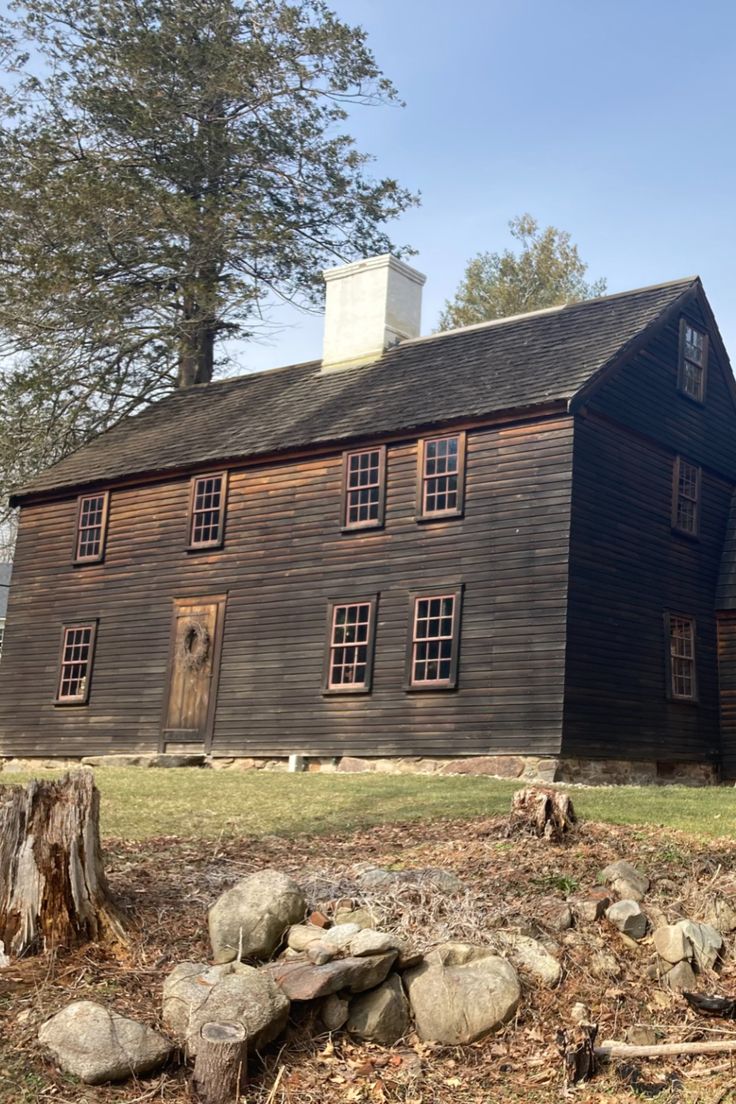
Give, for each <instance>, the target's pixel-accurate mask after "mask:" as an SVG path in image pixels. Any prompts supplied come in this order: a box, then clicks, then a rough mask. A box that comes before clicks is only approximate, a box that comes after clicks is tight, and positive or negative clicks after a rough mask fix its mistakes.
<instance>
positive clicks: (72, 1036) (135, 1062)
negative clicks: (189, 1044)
mask: <svg viewBox="0 0 736 1104" xmlns="http://www.w3.org/2000/svg"><path fill="white" fill-rule="evenodd" d="M38 1039H39V1042H41V1043H42V1044H43V1045H44V1046H45V1047H48V1049H49V1050H50V1051H51V1053H52V1054H53V1056H54V1058H55V1059H56V1061H57V1062H58V1064H59V1066H60V1067H61V1069H62V1070H63V1071H64V1072H65V1073H71V1074H72V1075H73V1076H74V1077H78V1078H79V1079H80V1081H84V1082H85V1084H87V1085H100V1084H103V1083H104V1082H105V1081H121V1080H123V1079H124V1078H126V1077H134V1076H137V1075H139V1074H143V1073H150V1072H152V1071H153V1070H156V1069H159V1068H160V1067H161V1066H162V1065H163V1064H164V1062H165V1061H166V1059H167V1058H168V1057H169V1055H170V1054H171V1051H172V1050H173V1047H172V1045H171V1043H170V1042H168V1040H166V1039H164V1037H163V1036H162V1035H159V1034H158V1032H157V1031H154V1030H153V1028H151V1027H148V1026H147V1025H146V1024H142V1023H137V1022H136V1021H135V1020H129V1019H128V1018H127V1017H125V1016H119V1015H118V1014H117V1012H111V1011H110V1010H109V1009H107V1008H105V1007H104V1006H103V1005H101V1004H96V1003H95V1002H94V1001H75V1002H74V1003H73V1004H70V1005H68V1006H67V1007H66V1008H64V1009H62V1011H61V1012H57V1014H56V1015H55V1016H52V1017H51V1019H50V1020H47V1021H46V1023H45V1024H44V1025H43V1026H42V1028H41V1030H40V1031H39V1033H38Z"/></svg>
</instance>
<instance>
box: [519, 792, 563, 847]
mask: <svg viewBox="0 0 736 1104" xmlns="http://www.w3.org/2000/svg"><path fill="white" fill-rule="evenodd" d="M575 822H576V817H575V810H574V809H573V806H572V801H571V800H570V797H569V794H566V793H563V791H562V790H552V789H548V788H545V787H541V786H535V787H530V788H529V789H525V790H517V791H516V793H515V794H514V796H513V798H512V800H511V814H510V816H509V822H508V828H507V831H506V834H507V835H508V836H513V835H531V836H537V837H538V838H539V839H547V840H553V841H559V840H561V839H562V838H563V836H565V835H566V834H567V833H568V832H569V831H570V830H571V829H572V827H573V825H574V824H575Z"/></svg>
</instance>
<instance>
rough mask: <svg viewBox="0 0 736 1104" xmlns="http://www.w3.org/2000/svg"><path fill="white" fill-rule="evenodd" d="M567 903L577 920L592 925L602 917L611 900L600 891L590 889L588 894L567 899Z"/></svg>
mask: <svg viewBox="0 0 736 1104" xmlns="http://www.w3.org/2000/svg"><path fill="white" fill-rule="evenodd" d="M567 903H568V905H569V906H570V908H571V909H572V911H573V915H574V916H575V917H576V918H577V919H578V920H580V921H583V922H585V923H588V924H592V923H594V922H595V921H596V920H600V918H601V917H602V916H603V915H604V913H605V911H606V909H607V908H608V906H609V905H610V903H611V898H610V897H609V896H608V894H607V893H605V892H604V890H602V889H592V890H591V891H590V892H589V893H579V894H575V895H574V896H572V897H568V899H567Z"/></svg>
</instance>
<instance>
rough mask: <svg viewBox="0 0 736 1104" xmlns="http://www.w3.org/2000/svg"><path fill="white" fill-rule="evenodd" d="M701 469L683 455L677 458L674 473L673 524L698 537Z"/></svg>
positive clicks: (682, 530) (674, 526)
mask: <svg viewBox="0 0 736 1104" xmlns="http://www.w3.org/2000/svg"><path fill="white" fill-rule="evenodd" d="M700 483H701V470H700V468H699V467H698V466H697V464H690V463H688V461H687V460H683V458H682V457H681V456H678V457H676V458H675V465H674V470H673V475H672V484H673V485H672V526H673V528H674V529H677V530H678V531H679V532H680V533H687V534H688V536H691V537H696V536H697V535H698V529H699V527H700Z"/></svg>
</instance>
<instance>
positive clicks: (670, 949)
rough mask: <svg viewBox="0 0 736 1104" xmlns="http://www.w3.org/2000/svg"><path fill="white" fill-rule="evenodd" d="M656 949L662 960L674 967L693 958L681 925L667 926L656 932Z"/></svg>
mask: <svg viewBox="0 0 736 1104" xmlns="http://www.w3.org/2000/svg"><path fill="white" fill-rule="evenodd" d="M654 947H655V949H656V951H657V954H658V955H659V957H660V958H663V959H664V961H665V962H669V963H671V964H672V965H673V966H674V965H676V964H677V963H678V962H684V961H685V960H687V959H688V958H690V957H691V954H692V950H691V947H690V945H689V943H688V941H687V940H686V939H685V933H684V932H683V930H682V928H681V927H680V925H679V924H665V925H664V927H661V928H657V929H656V931H655V932H654Z"/></svg>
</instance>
